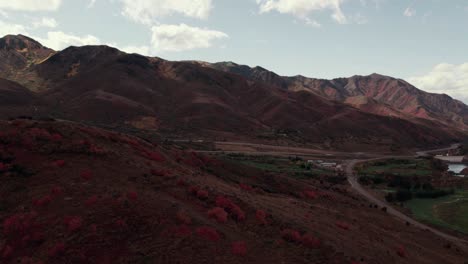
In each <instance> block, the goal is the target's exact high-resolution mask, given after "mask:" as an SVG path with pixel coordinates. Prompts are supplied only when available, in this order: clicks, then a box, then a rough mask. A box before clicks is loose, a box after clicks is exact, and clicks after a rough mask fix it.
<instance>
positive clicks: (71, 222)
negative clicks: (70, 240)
mask: <svg viewBox="0 0 468 264" xmlns="http://www.w3.org/2000/svg"><path fill="white" fill-rule="evenodd" d="M64 222H65V225H66V226H67V229H68V231H69V232H75V231H77V230H78V229H80V228H81V226H82V225H83V220H82V219H81V217H79V216H71V217H65V219H64Z"/></svg>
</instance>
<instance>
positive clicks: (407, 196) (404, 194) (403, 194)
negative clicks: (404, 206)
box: [395, 189, 413, 202]
mask: <svg viewBox="0 0 468 264" xmlns="http://www.w3.org/2000/svg"><path fill="white" fill-rule="evenodd" d="M412 198H413V193H412V192H411V191H410V190H406V189H400V190H398V191H397V192H396V193H395V200H397V201H398V202H406V201H408V200H411V199H412Z"/></svg>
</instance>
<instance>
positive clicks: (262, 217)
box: [255, 210, 268, 225]
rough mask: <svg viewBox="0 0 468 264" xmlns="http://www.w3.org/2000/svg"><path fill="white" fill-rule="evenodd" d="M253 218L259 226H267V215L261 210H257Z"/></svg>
mask: <svg viewBox="0 0 468 264" xmlns="http://www.w3.org/2000/svg"><path fill="white" fill-rule="evenodd" d="M255 218H256V219H257V222H258V223H259V224H261V225H266V224H268V222H267V220H266V218H267V214H266V213H265V211H263V210H257V212H256V213H255Z"/></svg>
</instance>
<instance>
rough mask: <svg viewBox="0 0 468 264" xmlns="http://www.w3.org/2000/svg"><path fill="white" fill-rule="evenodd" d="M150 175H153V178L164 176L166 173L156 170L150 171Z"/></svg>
mask: <svg viewBox="0 0 468 264" xmlns="http://www.w3.org/2000/svg"><path fill="white" fill-rule="evenodd" d="M151 174H153V175H154V176H162V177H164V176H166V171H164V170H156V169H152V170H151Z"/></svg>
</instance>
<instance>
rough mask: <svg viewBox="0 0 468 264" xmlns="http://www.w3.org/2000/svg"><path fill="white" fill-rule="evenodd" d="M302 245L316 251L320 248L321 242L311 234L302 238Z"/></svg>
mask: <svg viewBox="0 0 468 264" xmlns="http://www.w3.org/2000/svg"><path fill="white" fill-rule="evenodd" d="M301 243H302V245H303V246H304V247H307V248H311V249H315V248H318V247H320V240H319V239H318V238H316V237H314V236H312V235H310V234H305V235H303V236H302V238H301Z"/></svg>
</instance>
